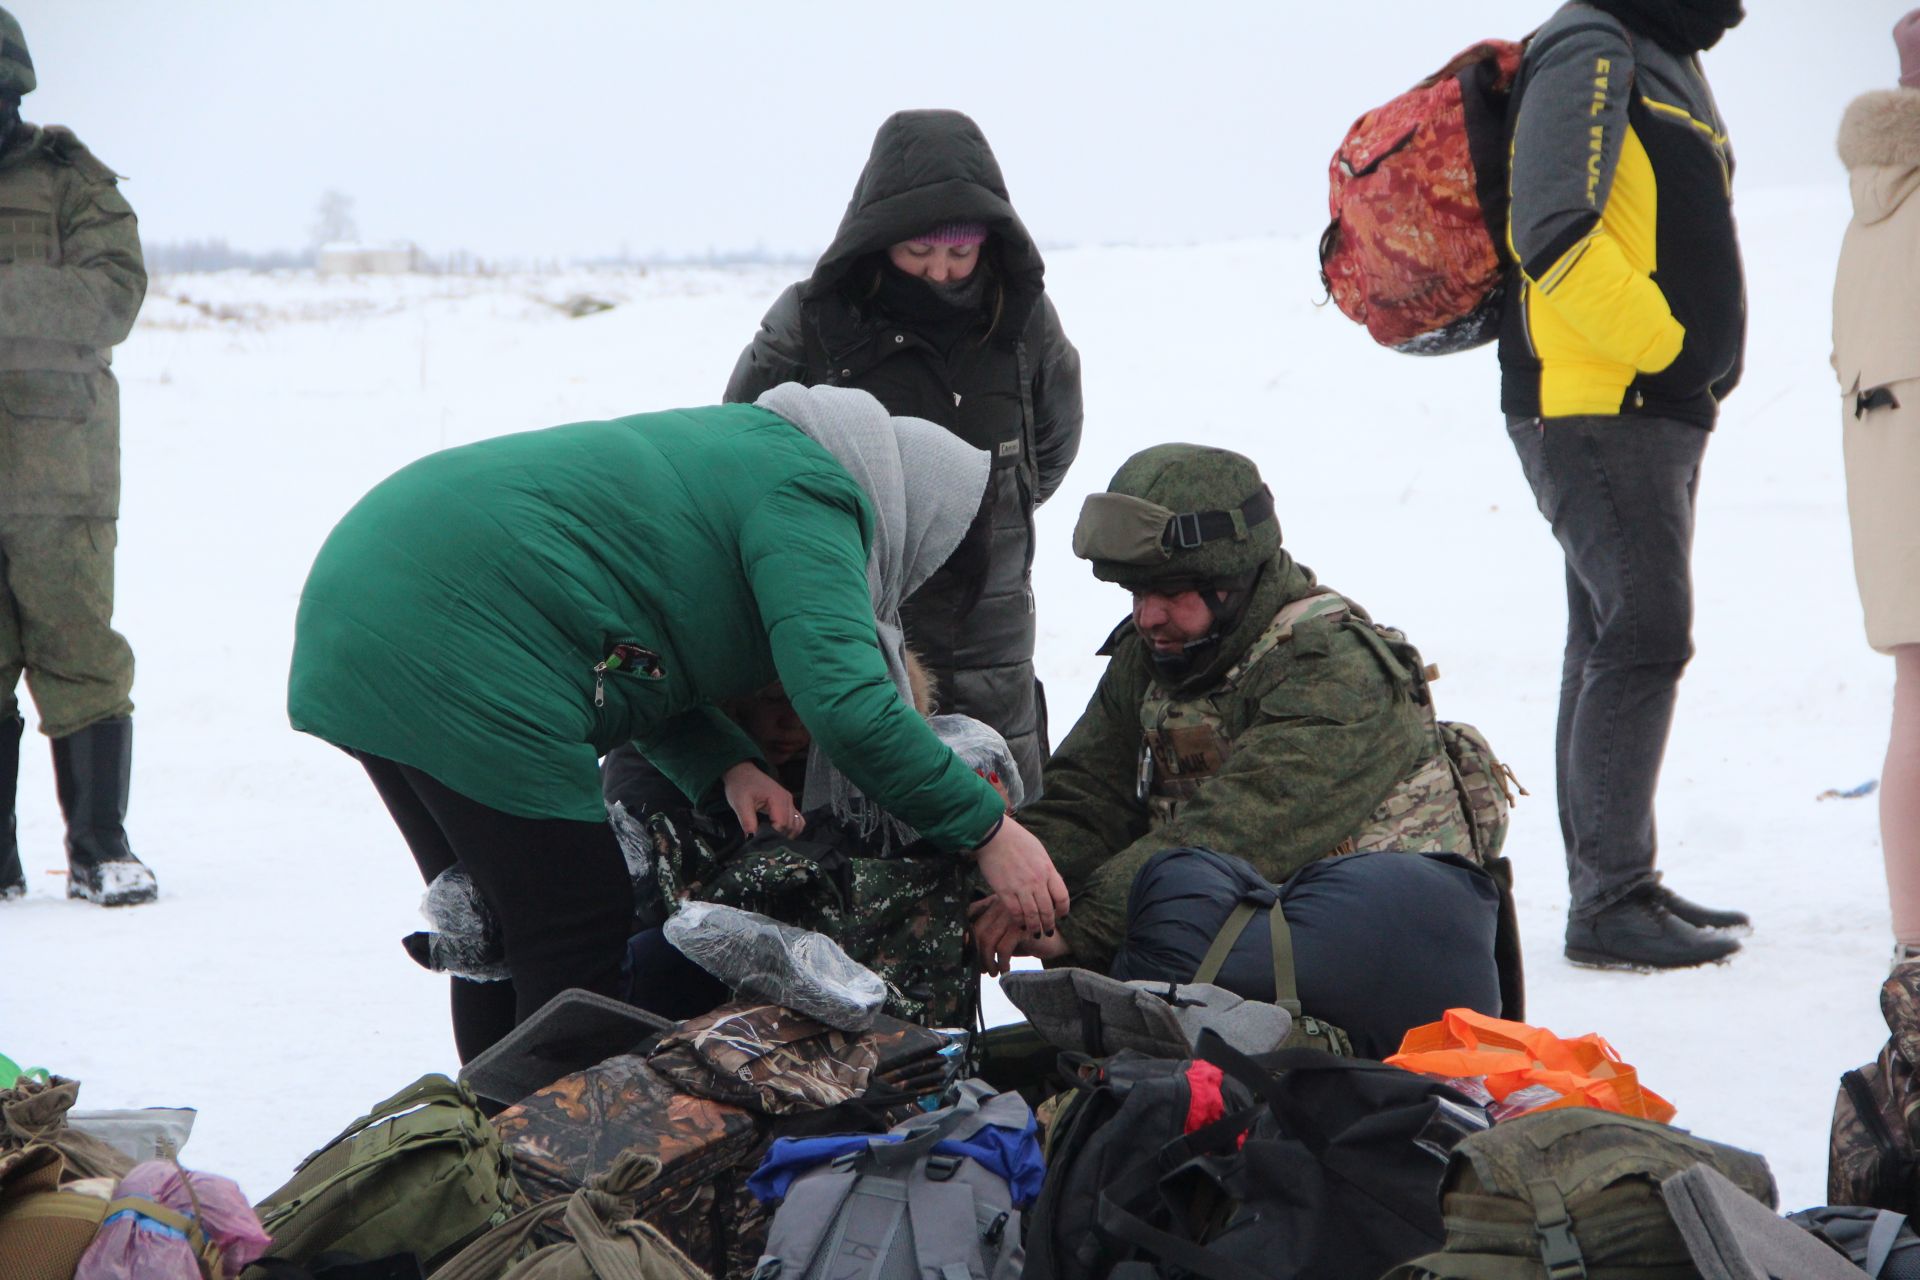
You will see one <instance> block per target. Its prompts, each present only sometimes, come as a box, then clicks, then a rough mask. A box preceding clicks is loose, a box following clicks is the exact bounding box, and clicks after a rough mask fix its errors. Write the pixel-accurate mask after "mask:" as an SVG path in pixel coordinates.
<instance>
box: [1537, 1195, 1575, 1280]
mask: <svg viewBox="0 0 1920 1280" xmlns="http://www.w3.org/2000/svg"><path fill="white" fill-rule="evenodd" d="M1527 1190H1528V1192H1529V1193H1530V1194H1531V1195H1532V1196H1533V1229H1534V1234H1535V1235H1537V1236H1539V1237H1540V1261H1541V1262H1542V1263H1543V1264H1545V1266H1546V1268H1547V1280H1587V1260H1586V1258H1585V1256H1584V1255H1582V1254H1581V1252H1580V1242H1579V1241H1578V1240H1577V1239H1575V1238H1574V1235H1573V1216H1572V1215H1571V1214H1569V1213H1568V1212H1567V1202H1566V1199H1565V1198H1564V1197H1563V1196H1562V1195H1561V1194H1560V1188H1559V1187H1557V1186H1555V1185H1554V1184H1553V1183H1552V1182H1550V1181H1547V1180H1544V1179H1542V1180H1541V1181H1538V1182H1534V1183H1530V1184H1528V1187H1527Z"/></svg>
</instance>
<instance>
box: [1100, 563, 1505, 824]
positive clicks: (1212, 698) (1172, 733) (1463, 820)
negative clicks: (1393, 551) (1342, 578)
mask: <svg viewBox="0 0 1920 1280" xmlns="http://www.w3.org/2000/svg"><path fill="white" fill-rule="evenodd" d="M1315 620H1325V621H1327V622H1330V623H1342V622H1351V623H1352V624H1353V625H1354V626H1355V627H1356V629H1357V630H1358V633H1359V634H1360V636H1361V637H1362V638H1363V639H1365V640H1367V642H1368V644H1369V645H1370V646H1371V647H1372V648H1373V649H1374V651H1375V653H1376V654H1377V655H1378V656H1379V658H1380V660H1381V664H1382V665H1383V666H1384V667H1385V668H1386V669H1387V672H1388V674H1389V675H1390V676H1392V677H1393V679H1394V680H1395V681H1396V682H1397V683H1400V684H1403V685H1406V686H1408V687H1409V688H1410V690H1411V692H1412V695H1413V697H1414V699H1415V701H1416V702H1417V703H1418V704H1419V705H1420V707H1421V710H1422V713H1423V716H1424V718H1425V720H1426V722H1427V729H1428V735H1429V738H1430V739H1431V741H1432V743H1433V752H1432V754H1430V755H1429V756H1428V757H1427V758H1426V760H1424V761H1423V762H1422V763H1421V764H1420V766H1419V767H1418V768H1416V769H1415V770H1414V771H1413V772H1412V773H1411V774H1409V775H1408V776H1407V777H1405V778H1404V779H1402V780H1401V781H1400V783H1399V785H1398V786H1396V787H1394V789H1393V790H1392V791H1391V792H1390V793H1388V795H1387V798H1386V799H1384V800H1382V801H1381V802H1380V804H1379V805H1378V807H1376V808H1375V809H1374V811H1373V813H1372V814H1371V815H1369V816H1368V818H1367V820H1366V821H1365V822H1363V823H1362V824H1360V827H1359V829H1358V830H1356V831H1355V832H1354V833H1353V835H1351V836H1349V837H1348V838H1347V839H1346V840H1343V841H1341V843H1340V844H1339V846H1338V847H1336V848H1334V849H1332V850H1329V852H1330V853H1357V852H1365V851H1371V850H1376V849H1413V850H1419V851H1422V852H1428V851H1432V852H1441V853H1460V854H1465V855H1467V856H1469V857H1473V856H1476V854H1477V848H1476V846H1477V844H1479V843H1480V842H1478V841H1476V839H1475V836H1474V830H1473V824H1472V821H1471V819H1470V815H1469V814H1468V811H1467V808H1466V803H1465V799H1464V797H1463V796H1462V794H1461V790H1460V788H1459V786H1458V785H1457V784H1456V782H1455V778H1454V767H1453V765H1452V763H1451V762H1450V761H1449V759H1448V755H1447V752H1446V750H1445V749H1444V746H1443V743H1442V738H1441V733H1440V723H1439V721H1438V719H1437V718H1436V717H1435V716H1434V713H1433V700H1432V698H1430V697H1428V696H1426V681H1427V673H1426V671H1425V670H1424V669H1423V668H1422V667H1421V666H1420V664H1419V659H1418V655H1417V654H1416V653H1415V652H1414V650H1413V648H1412V646H1411V645H1409V644H1408V643H1407V639H1406V637H1405V636H1404V635H1402V634H1401V633H1400V632H1398V631H1396V630H1394V629H1393V628H1392V627H1383V626H1380V625H1379V624H1378V623H1375V622H1372V621H1370V620H1367V619H1365V618H1362V617H1360V616H1358V615H1356V614H1355V613H1354V612H1353V609H1352V606H1351V605H1349V604H1348V603H1347V601H1346V600H1345V599H1343V598H1342V597H1341V596H1339V595H1337V594H1336V593H1334V592H1332V591H1329V590H1327V589H1326V588H1324V587H1323V588H1320V589H1318V590H1316V591H1313V592H1310V593H1308V594H1307V595H1304V596H1302V597H1300V598H1299V599H1298V600H1293V601H1290V602H1289V603H1287V604H1286V605H1284V606H1282V607H1281V609H1280V611H1279V612H1278V613H1276V614H1275V615H1274V616H1273V621H1272V622H1269V623H1268V624H1267V626H1266V629H1265V630H1263V631H1262V632H1261V633H1260V635H1259V636H1258V638H1256V639H1255V640H1254V642H1253V644H1252V645H1251V646H1249V647H1248V649H1247V652H1246V654H1245V655H1244V656H1242V657H1241V659H1240V661H1238V662H1236V663H1235V664H1234V665H1233V666H1232V667H1231V668H1229V669H1228V671H1227V673H1226V674H1225V675H1224V676H1222V677H1221V678H1220V679H1219V681H1218V682H1216V683H1215V684H1214V685H1213V686H1212V687H1211V688H1209V689H1206V690H1203V691H1199V692H1195V693H1189V694H1182V695H1176V694H1173V693H1171V692H1169V691H1168V690H1167V689H1166V688H1165V686H1163V685H1161V684H1160V682H1159V681H1157V680H1156V681H1154V682H1153V683H1152V684H1151V685H1149V686H1148V688H1147V693H1146V697H1145V698H1144V699H1143V701H1142V703H1141V707H1140V728H1141V738H1142V745H1141V750H1140V771H1139V778H1138V795H1139V798H1140V800H1141V801H1142V802H1144V803H1145V804H1146V806H1147V808H1148V809H1149V810H1150V811H1151V812H1152V814H1153V816H1154V819H1155V821H1156V822H1158V823H1160V824H1163V825H1164V824H1167V823H1171V822H1172V821H1173V820H1174V818H1175V817H1176V816H1177V815H1178V813H1179V811H1180V806H1181V805H1182V804H1183V803H1185V802H1186V801H1187V800H1190V799H1192V798H1193V797H1194V796H1195V795H1196V794H1198V793H1199V791H1200V789H1201V788H1202V787H1203V786H1205V785H1206V783H1207V781H1208V780H1209V779H1211V778H1213V777H1214V776H1215V775H1216V774H1218V773H1219V772H1220V770H1221V769H1222V768H1224V767H1225V766H1226V763H1227V760H1228V758H1229V757H1230V756H1231V755H1232V754H1233V736H1232V734H1231V733H1230V732H1229V731H1228V728H1227V725H1228V716H1227V713H1226V705H1227V703H1228V700H1229V698H1230V697H1231V695H1232V693H1233V691H1234V690H1235V689H1236V688H1237V687H1238V686H1239V684H1240V682H1241V681H1242V680H1243V679H1245V678H1246V675H1247V673H1248V672H1249V671H1251V670H1253V668H1254V667H1255V666H1256V665H1258V663H1259V662H1260V661H1261V659H1263V658H1265V657H1266V656H1267V655H1268V654H1270V653H1272V652H1273V651H1274V650H1275V649H1277V648H1279V647H1280V646H1281V645H1283V644H1285V643H1286V642H1287V641H1289V640H1291V639H1292V638H1293V632H1294V628H1295V627H1297V626H1298V625H1299V624H1301V623H1302V622H1310V621H1315Z"/></svg>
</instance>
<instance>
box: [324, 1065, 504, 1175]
mask: <svg viewBox="0 0 1920 1280" xmlns="http://www.w3.org/2000/svg"><path fill="white" fill-rule="evenodd" d="M429 1102H459V1103H466V1104H469V1105H470V1103H471V1096H470V1094H469V1093H468V1092H467V1090H466V1089H465V1087H464V1086H461V1085H457V1084H455V1083H454V1082H453V1081H451V1080H449V1079H447V1078H446V1077H445V1076H443V1075H440V1074H439V1073H437V1072H436V1073H434V1074H433V1075H426V1076H422V1077H420V1078H419V1079H418V1080H415V1081H414V1082H413V1083H412V1084H410V1085H408V1086H407V1087H406V1088H404V1089H402V1090H401V1091H400V1092H398V1093H396V1094H394V1095H393V1096H392V1097H391V1098H388V1099H387V1100H386V1101H385V1102H381V1103H376V1104H375V1105H374V1108H373V1110H371V1111H369V1112H367V1114H366V1115H363V1116H361V1117H360V1118H359V1119H358V1120H355V1121H354V1122H353V1123H352V1124H350V1125H348V1126H347V1127H346V1128H344V1129H342V1130H341V1131H340V1132H339V1133H337V1134H335V1135H334V1136H333V1138H332V1139H331V1140H330V1141H328V1142H323V1143H321V1144H320V1146H319V1148H318V1149H317V1150H315V1151H314V1152H313V1153H312V1154H311V1155H309V1156H308V1157H307V1158H306V1159H305V1160H302V1161H301V1162H300V1164H299V1167H298V1168H296V1169H295V1170H294V1172H295V1173H298V1172H300V1170H301V1169H304V1168H306V1167H307V1166H308V1165H310V1164H312V1163H313V1162H314V1160H316V1159H318V1158H319V1156H320V1153H321V1152H322V1151H325V1150H327V1149H328V1148H330V1147H336V1146H339V1145H340V1144H341V1143H342V1142H345V1141H346V1140H347V1139H348V1138H351V1137H353V1136H354V1135H355V1134H357V1133H360V1132H361V1131H363V1130H365V1129H369V1128H371V1127H372V1126H374V1125H376V1124H379V1123H380V1122H381V1121H382V1120H391V1119H392V1118H393V1117H394V1116H397V1115H400V1114H402V1113H404V1112H408V1111H412V1110H413V1109H414V1108H416V1107H419V1106H421V1105H423V1104H425V1103H429Z"/></svg>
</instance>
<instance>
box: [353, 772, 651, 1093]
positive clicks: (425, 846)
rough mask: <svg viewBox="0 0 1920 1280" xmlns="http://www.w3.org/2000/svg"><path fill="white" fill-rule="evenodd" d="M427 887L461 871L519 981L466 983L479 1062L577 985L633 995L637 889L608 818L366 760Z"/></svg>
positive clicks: (457, 1010) (460, 992) (459, 1031)
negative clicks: (630, 940) (470, 789)
mask: <svg viewBox="0 0 1920 1280" xmlns="http://www.w3.org/2000/svg"><path fill="white" fill-rule="evenodd" d="M353 755H354V758H355V759H357V760H359V761H360V763H361V765H362V766H363V767H365V769H366V771H367V776H368V777H370V778H372V779H373V785H374V787H375V789H377V790H378V791H379V792H380V799H381V800H383V801H385V802H386V806H387V811H388V812H389V813H391V814H392V815H393V821H394V823H395V825H397V826H398V827H399V828H400V834H401V836H402V837H404V838H405V840H406V842H407V847H408V848H409V849H411V850H412V851H413V860H414V862H416V863H417V864H419V867H420V875H421V877H422V879H424V880H426V881H428V882H429V883H431V882H432V880H433V878H434V877H435V876H437V875H439V874H440V873H441V872H442V871H445V870H446V869H447V868H449V867H452V866H454V865H456V864H458V865H459V866H460V867H461V868H463V869H464V870H465V871H466V873H467V874H468V875H469V876H471V877H472V878H473V883H474V886H475V887H476V888H478V889H479V891H480V896H481V898H482V899H483V900H484V901H485V902H486V904H487V906H488V908H489V909H490V910H491V911H492V912H493V917H494V920H495V921H496V922H497V923H498V924H499V926H500V935H501V938H502V940H503V942H504V943H505V945H506V952H507V968H508V970H509V971H510V972H511V973H512V975H513V976H512V979H511V980H510V981H507V982H472V981H469V980H467V979H465V978H454V979H452V983H453V992H452V1003H453V1040H454V1046H455V1048H456V1049H458V1051H459V1054H460V1061H461V1062H463V1063H464V1062H468V1061H470V1060H471V1059H473V1058H474V1057H476V1056H477V1055H479V1054H480V1053H481V1052H482V1051H484V1050H485V1049H486V1048H487V1047H488V1046H490V1045H492V1044H493V1043H494V1042H495V1041H497V1040H499V1039H500V1038H501V1037H503V1036H505V1035H506V1034H507V1032H509V1031H511V1030H512V1029H513V1028H514V1027H515V1026H517V1025H519V1023H520V1022H522V1021H523V1020H525V1019H526V1018H527V1017H528V1016H529V1015H530V1014H532V1013H533V1012H534V1011H535V1010H537V1009H539V1008H540V1006H541V1005H543V1004H545V1003H546V1002H547V1001H548V1000H550V999H552V998H553V997H554V996H556V995H558V994H559V993H560V992H562V991H564V990H566V989H567V988H569V987H584V988H585V989H586V990H588V991H593V992H597V993H598V994H600V995H607V996H612V997H614V998H615V999H622V1000H624V999H625V998H626V996H627V985H628V978H627V935H628V933H629V932H630V931H631V927H632V924H633V886H632V883H631V881H630V880H629V879H628V877H627V866H626V860H625V859H624V858H623V857H622V856H621V853H620V844H619V841H618V840H617V839H616V838H615V836H614V834H613V828H612V827H610V826H608V825H607V824H606V823H604V822H576V821H572V820H569V819H564V818H521V817H516V816H515V815H513V814H510V813H503V812H501V811H500V810H498V809H494V808H490V807H488V806H487V805H484V804H481V803H480V802H479V801H478V800H475V799H473V798H472V797H470V796H466V795H462V794H461V793H460V792H458V791H455V790H453V789H452V788H451V787H448V786H446V785H445V784H443V783H440V782H437V781H435V780H434V779H433V778H432V777H430V776H428V775H427V774H425V773H422V772H421V771H420V770H418V769H415V768H412V767H411V766H408V765H404V764H398V763H396V762H394V761H392V760H387V759H383V758H381V757H379V756H373V755H367V754H365V753H363V752H357V751H356V752H354V753H353Z"/></svg>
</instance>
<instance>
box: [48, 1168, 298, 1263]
mask: <svg viewBox="0 0 1920 1280" xmlns="http://www.w3.org/2000/svg"><path fill="white" fill-rule="evenodd" d="M272 1243H273V1239H272V1237H270V1236H268V1235H267V1233H266V1232H265V1231H264V1230H262V1229H261V1227H260V1219H259V1218H258V1217H256V1216H255V1214H254V1212H253V1206H251V1205H249V1204H248V1203H247V1198H246V1196H244V1195H242V1194H241V1193H240V1188H239V1187H237V1186H235V1185H234V1183H233V1181H232V1180H231V1179H228V1178H222V1177H219V1176H217V1175H215V1174H210V1173H191V1174H190V1173H188V1171H187V1170H185V1169H183V1168H181V1167H180V1166H179V1165H178V1164H176V1163H174V1162H172V1161H169V1160H149V1161H147V1162H146V1163H145V1164H141V1165H136V1166H135V1167H134V1169H133V1172H131V1173H129V1174H128V1175H127V1176H126V1177H124V1178H122V1179H120V1185H119V1186H118V1187H117V1188H115V1190H114V1194H113V1200H112V1202H111V1203H110V1204H108V1206H107V1220H106V1221H105V1222H104V1223H102V1224H101V1227H100V1234H99V1235H97V1236H95V1237H94V1238H93V1243H92V1244H91V1245H89V1246H87V1252H86V1253H85V1255H83V1256H82V1257H81V1259H80V1269H79V1270H78V1271H76V1272H75V1273H74V1280H205V1277H207V1276H213V1277H216V1278H218V1280H224V1278H225V1277H229V1276H237V1275H239V1274H240V1272H241V1271H242V1270H244V1269H245V1268H246V1267H247V1266H248V1264H250V1263H252V1262H253V1261H254V1260H255V1259H257V1258H258V1257H260V1255H261V1254H263V1253H265V1252H266V1251H267V1248H268V1246H270V1245H271V1244H272Z"/></svg>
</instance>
